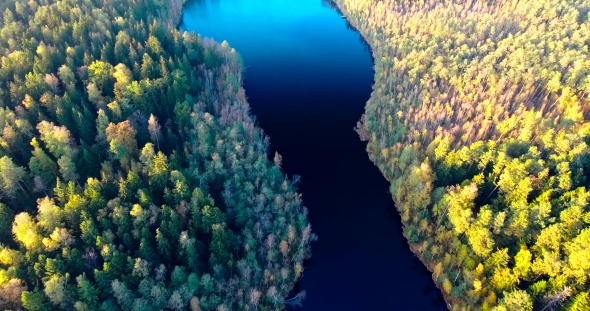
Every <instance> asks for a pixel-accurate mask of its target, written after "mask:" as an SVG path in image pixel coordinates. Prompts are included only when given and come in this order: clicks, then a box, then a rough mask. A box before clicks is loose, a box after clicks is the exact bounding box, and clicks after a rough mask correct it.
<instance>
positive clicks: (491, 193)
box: [335, 0, 590, 311]
mask: <svg viewBox="0 0 590 311" xmlns="http://www.w3.org/2000/svg"><path fill="white" fill-rule="evenodd" d="M335 2H336V4H337V5H338V7H339V8H340V10H341V11H342V12H344V14H345V15H346V16H347V17H348V18H349V20H350V22H351V23H352V25H353V26H354V27H355V28H357V29H358V30H359V31H360V32H361V34H362V35H363V36H364V37H365V39H366V40H367V41H368V42H369V44H370V45H371V47H372V50H373V51H372V52H373V56H374V58H375V84H374V87H373V93H372V95H371V99H370V100H369V101H368V103H367V105H366V112H365V114H364V115H363V117H362V120H361V121H360V122H359V124H358V126H357V131H358V133H359V135H360V137H361V139H363V140H367V141H368V146H367V151H368V153H369V156H370V158H371V160H372V161H373V162H374V163H375V164H376V165H377V166H378V167H379V168H380V170H381V172H382V173H383V175H384V176H385V177H386V178H387V179H388V180H389V181H390V182H391V190H390V192H391V194H392V196H393V200H394V201H395V204H396V207H397V209H398V211H399V213H400V214H401V218H402V222H403V225H404V228H403V231H404V235H405V236H406V238H407V240H408V242H409V245H410V247H411V249H412V251H413V252H414V253H415V254H416V255H417V256H418V257H419V258H420V259H421V260H422V262H423V263H424V264H425V265H426V266H427V267H428V269H429V270H430V271H431V272H432V279H433V280H434V282H435V283H436V284H437V286H438V287H439V288H440V289H441V291H442V292H443V295H444V297H445V299H446V301H447V303H448V307H449V308H450V309H452V310H496V311H521V310H522V311H530V310H533V309H534V310H570V311H574V310H576V311H579V310H590V297H589V289H590V283H589V280H588V276H589V273H590V209H589V206H588V199H589V198H590V192H589V191H588V190H589V186H590V184H589V180H588V178H587V176H588V175H589V173H590V171H589V170H590V156H589V154H588V153H589V149H588V144H589V143H590V122H589V112H590V103H589V101H588V96H589V93H590V75H589V73H590V55H589V51H588V44H589V43H590V23H589V21H588V12H589V11H590V4H589V3H588V1H581V0H563V1H562V0H542V1H539V0H508V1H482V0H448V1H436V0H428V1H410V0H382V1H377V0H336V1H335Z"/></svg>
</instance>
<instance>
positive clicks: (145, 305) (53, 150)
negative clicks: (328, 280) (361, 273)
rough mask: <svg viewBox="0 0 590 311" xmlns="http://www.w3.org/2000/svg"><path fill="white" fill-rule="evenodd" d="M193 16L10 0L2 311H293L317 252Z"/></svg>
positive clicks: (1, 105) (0, 237)
mask: <svg viewBox="0 0 590 311" xmlns="http://www.w3.org/2000/svg"><path fill="white" fill-rule="evenodd" d="M183 4H184V1H183V0H172V1H162V0H84V1H76V0H6V1H1V2H0V12H1V13H0V14H1V18H0V57H1V66H0V129H1V131H0V202H1V203H0V309H2V310H21V309H26V310H34V311H42V310H78V311H82V310H104V311H107V310H113V311H114V310H137V311H146V310H148V311H149V310H163V309H166V310H186V309H190V310H193V311H196V310H218V311H222V310H280V309H284V308H285V305H286V304H287V303H298V302H299V301H300V298H302V297H304V296H305V295H304V293H299V294H297V293H294V294H293V295H292V296H291V298H287V295H288V294H289V292H290V291H291V290H292V289H293V286H294V284H295V282H296V281H297V280H298V279H299V278H300V277H301V275H302V272H303V265H302V263H303V261H304V260H305V259H306V258H309V256H311V252H310V246H309V242H310V241H311V240H313V239H315V235H314V234H313V233H312V232H311V227H310V224H309V223H308V221H307V209H306V208H305V207H304V206H303V205H302V201H301V195H300V194H298V193H297V192H296V184H295V183H294V182H292V181H290V180H289V179H288V178H287V177H286V176H285V175H283V174H282V173H281V170H280V166H281V157H280V155H278V154H276V155H275V160H274V163H273V162H272V161H269V160H268V157H267V151H268V146H269V140H268V137H267V136H265V134H264V133H263V131H262V130H261V129H260V128H258V127H257V126H256V125H255V119H254V117H253V116H252V115H251V114H250V112H249V106H248V103H247V101H246V97H245V93H244V89H243V88H242V80H243V78H242V73H243V65H242V61H241V59H240V57H239V55H238V54H237V53H236V51H235V50H234V49H232V48H230V47H229V46H228V44H227V43H226V42H224V43H222V44H218V43H216V42H213V41H212V40H209V39H206V38H203V37H201V36H197V35H195V34H194V33H188V32H180V31H178V30H177V25H178V23H179V20H180V18H181V13H182V6H183Z"/></svg>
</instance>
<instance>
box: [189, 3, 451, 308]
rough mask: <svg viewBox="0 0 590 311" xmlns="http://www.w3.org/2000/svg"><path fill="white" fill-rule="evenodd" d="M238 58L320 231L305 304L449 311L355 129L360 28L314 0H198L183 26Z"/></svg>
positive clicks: (367, 78) (254, 102)
mask: <svg viewBox="0 0 590 311" xmlns="http://www.w3.org/2000/svg"><path fill="white" fill-rule="evenodd" d="M180 28H181V29H183V30H189V31H195V32H196V33H200V34H202V35H203V36H206V37H211V38H213V39H215V40H216V41H219V42H221V41H224V40H226V41H228V43H229V44H230V46H232V47H234V48H236V50H237V51H238V52H239V53H240V54H241V56H242V58H243V59H244V63H245V66H246V71H245V89H246V94H247V96H248V102H249V103H250V106H251V108H252V112H253V113H254V115H256V117H257V121H258V125H259V126H260V127H262V128H263V129H264V131H265V132H266V133H267V134H268V135H269V136H270V139H271V140H270V141H271V148H270V149H271V152H272V154H274V152H275V151H278V152H279V153H280V154H281V155H282V156H283V171H284V172H285V173H286V174H288V175H289V176H293V174H297V175H301V180H302V182H301V184H300V186H299V190H300V192H301V193H303V202H304V203H305V206H307V207H308V209H309V216H308V217H309V221H310V222H311V224H312V229H313V231H314V232H315V233H316V234H317V235H318V236H319V239H318V241H317V242H314V243H313V244H312V250H313V255H312V259H311V260H309V261H308V262H307V264H306V267H305V271H304V273H303V274H304V276H303V278H302V280H301V282H300V284H298V286H297V288H296V289H297V290H303V289H304V290H306V292H307V298H306V299H305V301H304V302H303V304H304V306H303V309H304V310H321V311H324V310H446V307H445V304H444V301H443V300H442V296H441V295H440V293H439V291H438V289H437V288H436V287H435V286H434V284H433V281H432V278H431V275H430V273H429V272H428V270H426V268H425V267H423V266H422V264H421V263H420V261H419V260H418V259H417V258H416V257H415V256H414V255H413V254H412V253H411V252H410V250H409V247H408V244H407V242H406V240H405V238H404V237H403V235H402V231H401V224H400V218H399V215H398V213H397V211H396V210H395V207H394V205H393V201H392V199H391V196H390V195H389V194H388V192H387V191H388V188H389V186H388V182H387V181H386V180H385V178H384V177H383V176H382V175H381V173H380V172H379V170H378V169H377V167H375V166H374V165H373V163H371V161H370V160H369V158H368V155H367V152H366V151H365V145H366V143H363V142H361V141H360V140H359V137H358V135H357V134H356V133H355V132H354V130H353V128H354V126H355V124H356V122H357V121H358V120H359V119H360V117H361V115H362V113H363V110H364V106H365V103H366V101H367V100H368V99H369V96H370V94H371V86H372V83H373V74H374V73H373V61H372V58H371V54H370V51H369V50H368V49H367V47H366V46H365V45H364V44H363V42H362V39H361V38H360V35H359V34H358V33H357V32H356V31H354V30H351V29H349V27H347V25H346V21H345V20H344V19H343V18H342V17H341V15H340V13H338V12H337V11H335V10H333V9H331V8H329V7H328V6H327V5H325V4H323V3H322V2H321V0H297V1H286V0H264V1H262V0H196V1H191V2H189V3H187V4H186V6H185V13H184V15H183V20H182V23H181V25H180Z"/></svg>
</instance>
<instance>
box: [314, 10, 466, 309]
mask: <svg viewBox="0 0 590 311" xmlns="http://www.w3.org/2000/svg"><path fill="white" fill-rule="evenodd" d="M322 2H324V3H326V4H327V5H331V7H332V6H333V8H334V9H335V10H337V12H338V13H340V14H341V15H342V16H343V17H344V18H345V20H346V22H347V23H348V24H349V25H351V27H352V28H354V29H355V30H356V31H357V32H358V33H359V34H360V35H361V37H362V38H363V39H364V41H365V42H366V43H367V44H368V45H369V47H370V49H371V55H372V58H373V63H374V60H375V57H376V55H375V53H374V51H375V47H374V45H373V44H371V41H370V38H367V37H366V36H365V35H364V34H363V32H362V31H361V30H360V29H359V27H358V26H357V22H358V21H355V20H353V19H350V14H349V13H348V11H347V10H346V7H345V5H344V4H343V3H341V0H323V1H322ZM375 83H376V80H375V79H373V87H375ZM371 97H372V94H371ZM370 101H371V98H369V100H368V101H367V104H368V103H369V102H370ZM366 107H367V105H365V109H366ZM363 117H364V115H363ZM367 155H368V156H369V159H370V160H371V162H372V163H373V165H375V166H376V167H377V168H378V169H379V171H380V172H381V174H382V175H383V178H385V180H387V181H388V182H390V181H389V179H387V177H386V176H385V174H383V170H381V168H380V167H379V166H378V165H377V164H375V161H373V159H372V157H371V154H370V153H369V152H368V151H367ZM391 200H392V201H393V197H392V198H391ZM394 204H395V201H394ZM396 210H397V207H396ZM398 213H399V210H398ZM401 223H402V235H403V236H404V238H405V239H406V242H407V243H408V246H409V248H410V251H411V252H412V253H413V254H414V256H416V257H417V258H418V259H419V260H420V262H421V263H422V264H423V265H424V266H425V267H426V269H428V271H429V272H430V273H431V275H430V276H431V279H432V281H433V283H434V286H435V287H436V288H437V289H438V290H439V291H440V293H441V295H442V296H443V299H444V300H445V303H446V304H447V308H448V309H449V310H451V309H452V306H453V304H454V303H455V299H453V298H452V297H451V295H450V294H447V293H446V292H445V291H444V290H443V289H442V288H441V285H440V284H439V283H438V282H437V281H436V280H435V279H434V269H433V267H431V264H429V262H428V261H427V260H426V259H424V258H423V257H422V256H421V255H420V254H419V253H418V252H416V251H415V248H416V246H417V245H415V244H412V243H411V242H410V240H409V239H408V237H407V236H406V233H405V231H404V228H405V227H406V224H405V223H404V221H403V219H401Z"/></svg>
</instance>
